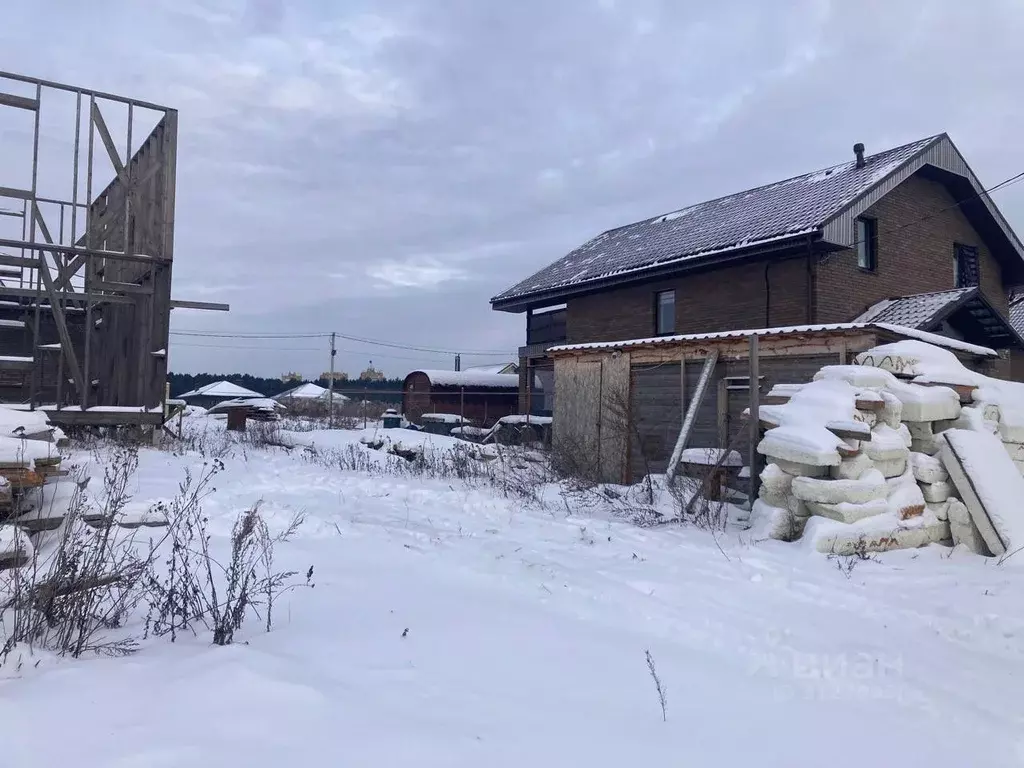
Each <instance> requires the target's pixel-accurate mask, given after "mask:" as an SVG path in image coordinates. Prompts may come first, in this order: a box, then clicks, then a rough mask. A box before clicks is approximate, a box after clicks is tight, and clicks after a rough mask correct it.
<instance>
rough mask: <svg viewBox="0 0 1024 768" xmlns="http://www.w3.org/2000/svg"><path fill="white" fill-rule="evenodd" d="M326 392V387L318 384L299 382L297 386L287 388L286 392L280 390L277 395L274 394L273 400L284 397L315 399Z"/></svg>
mask: <svg viewBox="0 0 1024 768" xmlns="http://www.w3.org/2000/svg"><path fill="white" fill-rule="evenodd" d="M326 394H327V388H326V387H321V386H320V385H319V384H312V383H306V384H299V386H297V387H293V388H292V389H289V390H288V391H287V392H282V393H281V394H279V395H275V396H274V399H275V400H284V399H286V398H289V397H291V398H295V399H296V400H307V399H308V400H315V399H317V398H318V397H323V396H324V395H326Z"/></svg>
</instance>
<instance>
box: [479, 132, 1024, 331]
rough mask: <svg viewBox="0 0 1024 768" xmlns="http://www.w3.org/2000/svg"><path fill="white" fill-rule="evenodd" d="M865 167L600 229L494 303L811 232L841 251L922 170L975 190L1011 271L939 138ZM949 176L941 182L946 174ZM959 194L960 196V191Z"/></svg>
mask: <svg viewBox="0 0 1024 768" xmlns="http://www.w3.org/2000/svg"><path fill="white" fill-rule="evenodd" d="M865 159H866V163H865V165H864V166H863V167H861V168H858V167H857V164H856V162H855V161H853V160H851V161H849V162H846V163H842V164H840V165H836V166H833V167H831V168H826V169H823V170H820V171H814V172H813V173H806V174H803V175H801V176H795V177H793V178H791V179H786V180H784V181H779V182H775V183H774V184H768V185H766V186H763V187H757V188H756V189H751V190H748V191H746V192H740V193H737V194H734V195H729V196H726V197H722V198H718V199H716V200H709V201H707V202H703V203H698V204H696V205H692V206H689V207H687V208H682V209H680V210H678V211H673V212H671V213H667V214H662V215H660V216H655V217H653V218H650V219H645V220H643V221H639V222H636V223H634V224H628V225H626V226H624V227H619V228H617V229H612V230H609V231H607V232H604V233H602V234H601V235H598V236H597V237H595V238H593V239H592V240H590V241H588V242H586V243H584V244H583V245H581V246H580V247H578V248H576V249H575V250H573V251H572V252H571V253H569V254H568V255H566V256H564V257H563V258H561V259H559V260H558V261H556V262H554V263H553V264H551V265H549V266H547V267H545V268H544V269H542V270H540V271H539V272H537V273H535V274H534V275H532V276H531V277H528V278H527V279H525V280H523V281H521V282H520V283H518V284H517V285H515V286H513V287H511V288H509V289H508V290H507V291H505V292H503V293H501V294H499V295H498V296H495V297H494V298H492V299H491V303H492V305H493V306H494V308H495V309H503V310H508V311H513V312H515V311H522V310H524V309H526V308H527V307H528V306H530V305H531V304H537V303H542V302H545V301H558V300H560V299H564V298H565V297H566V296H568V295H571V294H574V293H579V292H582V291H586V290H593V289H596V288H599V287H601V286H603V285H607V284H611V283H619V282H625V281H628V280H635V279H639V278H642V277H645V276H647V275H648V274H653V273H656V272H659V271H661V270H666V269H671V270H677V269H685V268H690V267H695V266H698V265H703V264H708V263H715V262H717V261H720V260H723V259H725V258H727V257H733V256H736V255H739V254H740V253H743V252H747V251H750V252H756V251H767V250H769V249H772V248H778V247H787V246H790V247H792V246H794V245H796V244H798V243H800V242H802V241H805V240H807V239H808V238H816V239H822V240H824V241H825V242H826V243H827V244H831V245H832V246H834V247H837V248H842V247H849V246H851V245H852V244H853V243H854V241H855V237H854V226H853V221H854V218H855V217H856V215H858V214H859V213H861V212H863V210H865V209H866V208H868V207H870V206H871V205H873V204H874V203H875V202H877V200H878V199H879V198H881V197H882V196H884V195H885V194H886V193H888V192H889V191H891V190H892V189H893V188H894V187H895V186H896V185H897V184H899V183H900V182H901V181H903V180H904V179H906V178H907V177H908V176H910V175H911V174H913V173H915V172H916V171H918V170H921V169H922V168H924V167H925V166H929V167H933V168H935V169H937V170H938V171H941V172H945V173H946V174H947V175H948V176H950V177H955V178H956V179H957V180H959V182H961V183H962V184H963V185H966V186H967V187H968V188H970V189H973V194H974V195H976V196H979V200H980V203H979V205H980V206H981V207H980V209H979V210H980V213H981V214H982V215H984V216H986V217H987V218H988V219H989V220H990V221H992V222H994V229H995V230H998V231H999V232H1001V233H1002V236H1003V237H1004V238H1005V240H1006V242H1007V245H1008V250H1009V251H1012V252H1013V253H1012V258H1013V259H1014V260H1015V263H1017V264H1018V269H1017V272H1018V273H1019V274H1020V275H1022V276H1024V246H1022V245H1021V243H1020V241H1019V240H1018V239H1017V237H1016V235H1014V234H1013V232H1012V230H1011V229H1010V228H1009V225H1008V224H1006V222H1005V220H1004V219H1003V218H1002V216H1001V214H999V212H998V210H997V209H996V208H995V206H994V204H992V203H991V200H989V199H988V196H987V195H984V194H982V193H983V192H984V190H983V188H982V187H981V185H980V183H979V182H978V181H977V179H976V178H975V177H974V175H973V173H972V172H971V171H970V168H969V167H968V166H967V163H966V161H964V159H963V157H962V156H961V155H960V153H959V151H958V150H957V149H956V147H955V146H954V145H953V143H952V142H951V141H950V139H949V137H948V136H946V135H945V134H940V135H937V136H932V137H929V138H927V139H921V140H920V141H915V142H911V143H910V144H904V145H903V146H900V147H895V148H893V149H889V150H886V151H884V152H879V153H877V154H875V155H871V156H868V157H867V158H865ZM943 180H944V181H948V179H943ZM958 199H961V200H962V199H964V198H963V197H958Z"/></svg>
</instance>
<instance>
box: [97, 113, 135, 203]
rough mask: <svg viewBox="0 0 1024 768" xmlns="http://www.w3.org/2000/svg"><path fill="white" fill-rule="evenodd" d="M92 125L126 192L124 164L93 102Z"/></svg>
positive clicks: (128, 183) (126, 179)
mask: <svg viewBox="0 0 1024 768" xmlns="http://www.w3.org/2000/svg"><path fill="white" fill-rule="evenodd" d="M92 123H93V125H95V126H96V131H97V132H98V133H99V135H100V141H102V142H103V146H104V147H105V148H106V150H107V155H109V157H110V163H111V165H113V166H114V173H116V174H117V178H118V179H120V181H121V183H122V184H124V186H125V189H126V191H127V189H128V187H129V186H130V182H129V179H128V172H127V171H126V170H125V167H124V163H122V162H121V156H120V154H118V151H117V147H116V146H115V144H114V140H113V139H112V138H111V137H110V130H109V129H108V128H107V121H106V120H104V119H103V113H102V112H100V107H99V104H97V103H96V102H95V101H94V102H92Z"/></svg>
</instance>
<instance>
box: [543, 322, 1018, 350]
mask: <svg viewBox="0 0 1024 768" xmlns="http://www.w3.org/2000/svg"><path fill="white" fill-rule="evenodd" d="M872 329H880V330H883V331H888V332H889V333H895V334H897V335H900V336H906V337H907V338H911V339H918V340H919V341H926V342H928V343H929V344H935V345H936V346H940V347H945V348H946V349H956V350H959V351H961V352H967V353H970V354H972V355H979V356H981V357H998V353H997V352H996V351H995V350H994V349H989V348H988V347H981V346H978V345H977V344H968V343H967V342H966V341H960V340H959V339H950V338H948V337H946V336H940V335H939V334H937V333H928V332H927V331H919V330H917V329H915V328H906V327H904V326H901V325H893V324H891V323H820V324H818V325H791V326H785V327H780V328H749V329H743V330H735V331H714V332H711V333H684V334H677V335H675V336H654V337H651V338H646V339H626V340H624V341H594V342H589V343H587V344H563V345H561V346H557V347H551V348H550V349H548V352H549V353H556V352H576V351H583V350H589V349H621V348H623V347H639V346H648V345H650V346H658V345H663V344H677V343H679V342H684V341H718V340H722V339H742V338H746V337H748V336H789V335H791V334H797V333H816V332H822V331H864V330H872Z"/></svg>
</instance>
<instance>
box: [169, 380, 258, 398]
mask: <svg viewBox="0 0 1024 768" xmlns="http://www.w3.org/2000/svg"><path fill="white" fill-rule="evenodd" d="M179 397H180V398H182V399H184V398H186V397H225V398H229V397H230V398H237V397H243V398H244V397H263V395H261V394H260V393H259V392H254V391H253V390H251V389H246V388H245V387H240V386H238V385H237V384H232V383H231V382H230V381H215V382H213V383H212V384H207V385H206V386H203V387H199V388H198V389H193V390H192V391H191V392H186V393H185V394H183V395H179Z"/></svg>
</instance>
